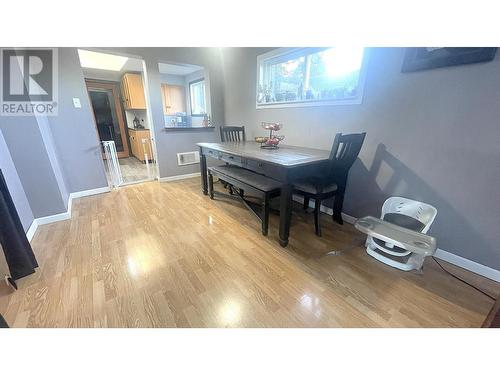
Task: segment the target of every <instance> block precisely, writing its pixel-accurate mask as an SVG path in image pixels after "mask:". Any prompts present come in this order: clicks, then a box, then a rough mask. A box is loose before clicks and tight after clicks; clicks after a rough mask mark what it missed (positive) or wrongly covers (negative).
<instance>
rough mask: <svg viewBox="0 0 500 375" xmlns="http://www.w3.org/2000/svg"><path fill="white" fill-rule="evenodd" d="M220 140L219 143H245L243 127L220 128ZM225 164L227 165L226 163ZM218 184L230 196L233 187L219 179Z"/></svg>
mask: <svg viewBox="0 0 500 375" xmlns="http://www.w3.org/2000/svg"><path fill="white" fill-rule="evenodd" d="M219 130H220V140H221V142H245V141H246V135H245V127H244V126H221V127H220V129H219ZM226 164H227V163H226ZM219 181H220V183H221V184H222V186H224V188H226V189H229V193H230V194H231V195H232V194H233V193H234V192H233V187H232V186H231V185H230V184H228V183H227V182H226V181H224V180H221V179H220V178H219Z"/></svg>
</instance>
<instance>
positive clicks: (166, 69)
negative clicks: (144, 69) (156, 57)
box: [158, 63, 203, 76]
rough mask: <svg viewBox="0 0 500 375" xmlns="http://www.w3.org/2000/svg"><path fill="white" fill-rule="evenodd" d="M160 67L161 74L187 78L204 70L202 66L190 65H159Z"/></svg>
mask: <svg viewBox="0 0 500 375" xmlns="http://www.w3.org/2000/svg"><path fill="white" fill-rule="evenodd" d="M158 67H159V69H160V73H161V74H173V75H177V76H185V75H187V74H191V73H194V72H197V71H199V70H202V69H203V67H202V66H199V65H190V64H166V63H159V64H158Z"/></svg>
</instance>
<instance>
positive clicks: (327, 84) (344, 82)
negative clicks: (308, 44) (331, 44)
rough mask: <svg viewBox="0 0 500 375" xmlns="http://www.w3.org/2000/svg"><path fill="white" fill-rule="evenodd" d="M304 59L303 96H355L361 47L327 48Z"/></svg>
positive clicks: (344, 97) (319, 97)
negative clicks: (305, 79) (307, 62)
mask: <svg viewBox="0 0 500 375" xmlns="http://www.w3.org/2000/svg"><path fill="white" fill-rule="evenodd" d="M308 58H309V59H310V68H309V80H308V82H306V84H305V96H306V99H318V100H331V99H350V98H355V97H356V96H357V92H358V82H359V74H360V70H361V64H362V62H363V48H329V49H327V50H324V51H321V52H318V53H314V54H312V55H310V56H309V57H308Z"/></svg>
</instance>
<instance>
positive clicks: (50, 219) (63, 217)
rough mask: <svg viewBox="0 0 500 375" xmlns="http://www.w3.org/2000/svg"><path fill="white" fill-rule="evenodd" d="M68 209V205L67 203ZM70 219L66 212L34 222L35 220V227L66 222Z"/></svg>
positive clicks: (69, 214)
mask: <svg viewBox="0 0 500 375" xmlns="http://www.w3.org/2000/svg"><path fill="white" fill-rule="evenodd" d="M68 207H69V203H68ZM70 217H71V213H70V212H68V211H66V212H61V213H60V214H55V215H50V216H44V217H39V218H36V219H35V220H36V223H37V225H38V226H40V225H44V224H50V223H55V222H56V221H62V220H68V219H69V218H70Z"/></svg>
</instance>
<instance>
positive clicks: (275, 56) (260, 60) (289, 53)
mask: <svg viewBox="0 0 500 375" xmlns="http://www.w3.org/2000/svg"><path fill="white" fill-rule="evenodd" d="M325 49H327V48H277V49H274V50H272V51H269V52H267V53H264V54H262V55H259V56H257V80H256V84H255V108H256V109H266V108H289V107H315V106H325V105H328V106H330V105H353V104H361V103H362V102H363V94H364V88H365V80H366V71H367V66H368V58H369V48H365V49H364V51H363V61H362V63H361V69H360V72H359V81H358V90H357V95H356V97H355V98H348V99H317V100H314V99H303V100H294V101H289V102H278V103H276V102H274V103H258V102H257V94H258V92H259V83H260V78H261V75H262V74H263V71H262V68H263V64H264V63H265V62H267V61H268V60H279V59H280V57H285V56H286V60H290V59H293V58H295V57H298V56H303V54H304V52H306V51H307V53H308V54H311V53H315V52H320V51H322V50H325Z"/></svg>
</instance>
